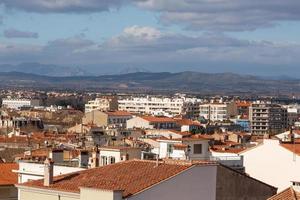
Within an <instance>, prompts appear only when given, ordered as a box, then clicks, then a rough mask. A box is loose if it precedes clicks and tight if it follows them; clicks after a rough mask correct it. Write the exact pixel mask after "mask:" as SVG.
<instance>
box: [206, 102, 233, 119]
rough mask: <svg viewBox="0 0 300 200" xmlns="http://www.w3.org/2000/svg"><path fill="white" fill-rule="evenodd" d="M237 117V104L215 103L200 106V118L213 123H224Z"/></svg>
mask: <svg viewBox="0 0 300 200" xmlns="http://www.w3.org/2000/svg"><path fill="white" fill-rule="evenodd" d="M235 115H237V107H236V104H235V102H230V103H215V102H213V103H207V104H202V105H200V116H201V117H204V118H205V119H207V120H209V121H212V122H216V121H224V120H227V119H229V118H230V117H231V116H235Z"/></svg>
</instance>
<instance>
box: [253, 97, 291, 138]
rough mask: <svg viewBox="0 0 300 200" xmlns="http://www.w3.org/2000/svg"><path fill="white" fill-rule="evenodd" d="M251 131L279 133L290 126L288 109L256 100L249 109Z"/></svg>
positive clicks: (262, 133)
mask: <svg viewBox="0 0 300 200" xmlns="http://www.w3.org/2000/svg"><path fill="white" fill-rule="evenodd" d="M249 119H250V126H251V133H252V134H255V135H264V134H278V133H281V132H284V130H285V129H287V128H288V124H287V123H288V122H287V109H286V108H283V107H282V106H281V105H278V104H272V103H269V102H260V101H258V102H255V103H253V104H252V105H251V107H250V110H249Z"/></svg>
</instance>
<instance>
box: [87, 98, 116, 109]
mask: <svg viewBox="0 0 300 200" xmlns="http://www.w3.org/2000/svg"><path fill="white" fill-rule="evenodd" d="M93 110H101V111H114V110H118V97H117V96H103V97H101V98H96V99H95V100H92V101H89V102H88V103H87V104H85V113H88V112H91V111H93Z"/></svg>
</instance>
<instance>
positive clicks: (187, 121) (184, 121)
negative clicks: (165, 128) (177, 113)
mask: <svg viewBox="0 0 300 200" xmlns="http://www.w3.org/2000/svg"><path fill="white" fill-rule="evenodd" d="M176 123H177V124H179V125H181V126H183V125H187V126H201V123H200V122H198V121H192V120H190V119H180V120H176Z"/></svg>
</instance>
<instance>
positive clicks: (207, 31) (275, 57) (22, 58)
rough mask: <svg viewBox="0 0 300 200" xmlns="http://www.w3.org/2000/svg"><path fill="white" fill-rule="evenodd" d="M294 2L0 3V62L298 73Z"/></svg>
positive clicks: (299, 31)
mask: <svg viewBox="0 0 300 200" xmlns="http://www.w3.org/2000/svg"><path fill="white" fill-rule="evenodd" d="M299 10H300V1H298V0H284V1H282V0H264V1H262V0H251V1H249V0H26V1H24V0H0V64H20V63H27V62H38V63H42V64H55V65H60V66H70V67H81V68H83V69H85V70H87V71H89V72H91V73H95V74H105V73H117V72H119V71H121V70H123V69H127V68H132V69H141V70H147V71H153V72H157V71H170V72H179V71H200V72H212V73H218V72H233V73H240V74H255V75H263V76H281V75H287V76H292V77H298V75H300V65H299V64H300V58H299V55H300V12H299Z"/></svg>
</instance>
